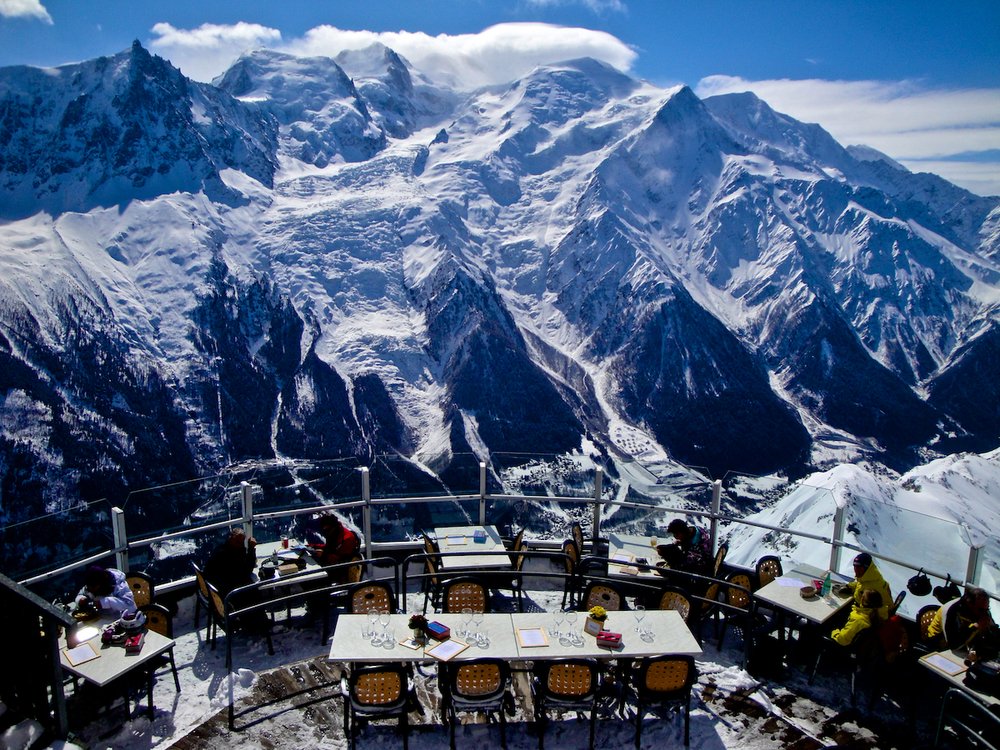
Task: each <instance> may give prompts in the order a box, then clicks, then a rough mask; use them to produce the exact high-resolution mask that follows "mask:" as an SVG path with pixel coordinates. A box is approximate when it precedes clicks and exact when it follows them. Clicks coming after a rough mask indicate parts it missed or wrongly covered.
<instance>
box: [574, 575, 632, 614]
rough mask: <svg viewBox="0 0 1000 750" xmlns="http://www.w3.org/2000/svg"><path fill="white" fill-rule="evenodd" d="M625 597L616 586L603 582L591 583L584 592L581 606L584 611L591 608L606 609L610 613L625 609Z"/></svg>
mask: <svg viewBox="0 0 1000 750" xmlns="http://www.w3.org/2000/svg"><path fill="white" fill-rule="evenodd" d="M624 604H625V597H623V596H622V595H621V592H620V591H618V589H616V588H615V587H614V586H612V585H611V584H609V583H603V582H601V581H591V582H590V583H588V584H587V587H586V588H585V589H584V591H583V597H582V598H581V599H580V606H581V609H583V610H588V609H590V608H591V607H598V606H599V607H604V608H605V609H606V610H608V611H609V612H614V611H617V610H620V609H623V608H624Z"/></svg>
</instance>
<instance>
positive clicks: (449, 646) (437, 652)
mask: <svg viewBox="0 0 1000 750" xmlns="http://www.w3.org/2000/svg"><path fill="white" fill-rule="evenodd" d="M468 647H469V644H468V643H462V641H456V640H455V639H454V638H449V639H448V640H446V641H441V642H440V643H439V644H438V645H436V646H435V647H434V648H429V649H427V650H426V651H424V653H425V654H427V655H428V656H433V657H434V658H435V659H439V660H440V661H448V660H449V659H451V658H453V657H455V656H458V654H460V653H462V652H463V651H465V649H467V648H468Z"/></svg>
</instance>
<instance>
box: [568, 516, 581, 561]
mask: <svg viewBox="0 0 1000 750" xmlns="http://www.w3.org/2000/svg"><path fill="white" fill-rule="evenodd" d="M569 533H570V536H571V537H572V538H573V541H574V542H576V549H577V551H578V552H579V553H580V554H581V555H582V554H583V527H582V526H581V525H580V524H579V523H577V522H576V521H574V522H573V525H572V526H570V529H569Z"/></svg>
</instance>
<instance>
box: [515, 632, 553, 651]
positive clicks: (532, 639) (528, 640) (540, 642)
mask: <svg viewBox="0 0 1000 750" xmlns="http://www.w3.org/2000/svg"><path fill="white" fill-rule="evenodd" d="M517 643H518V645H519V646H521V648H536V647H540V646H548V645H549V636H548V634H547V633H546V632H545V628H518V629H517Z"/></svg>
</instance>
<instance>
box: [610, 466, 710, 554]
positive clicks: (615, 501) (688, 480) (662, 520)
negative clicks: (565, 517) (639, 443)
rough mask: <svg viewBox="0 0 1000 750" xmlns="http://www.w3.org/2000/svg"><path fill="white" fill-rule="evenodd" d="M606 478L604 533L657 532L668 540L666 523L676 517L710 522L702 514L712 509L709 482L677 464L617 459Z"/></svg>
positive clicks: (662, 540) (650, 534)
mask: <svg viewBox="0 0 1000 750" xmlns="http://www.w3.org/2000/svg"><path fill="white" fill-rule="evenodd" d="M606 473H607V476H606V478H605V482H604V485H605V487H604V489H605V493H604V494H605V497H606V498H608V503H607V504H606V505H605V506H604V507H603V508H602V513H601V535H602V536H609V535H610V534H612V533H614V534H618V535H631V536H639V537H650V541H651V538H652V537H653V536H655V537H656V538H657V543H658V544H662V543H666V542H669V541H670V539H669V538H668V535H667V532H666V527H667V524H668V523H670V521H671V520H673V519H674V518H686V520H688V521H690V522H691V523H694V524H696V525H698V526H704V527H707V526H708V521H707V520H706V519H705V518H704V517H703V516H701V515H699V514H701V513H707V512H709V511H710V510H711V506H712V490H711V485H710V483H709V482H708V481H707V480H706V479H705V477H703V476H702V475H700V474H697V473H695V472H693V471H691V470H689V469H686V468H684V467H682V466H679V465H677V464H667V463H660V464H657V463H643V462H639V461H628V462H618V463H615V464H613V465H612V466H611V467H610V468H609V469H608V470H607V472H606Z"/></svg>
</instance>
